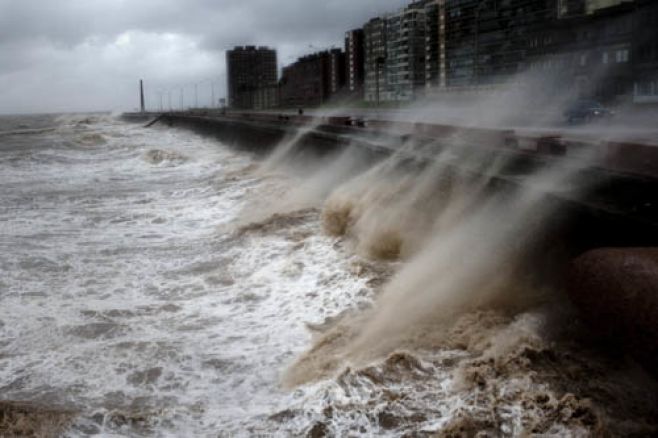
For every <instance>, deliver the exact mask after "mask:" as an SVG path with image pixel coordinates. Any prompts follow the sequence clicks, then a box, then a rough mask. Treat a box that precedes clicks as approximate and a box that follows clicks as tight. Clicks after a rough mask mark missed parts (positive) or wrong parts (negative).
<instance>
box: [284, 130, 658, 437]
mask: <svg viewBox="0 0 658 438" xmlns="http://www.w3.org/2000/svg"><path fill="white" fill-rule="evenodd" d="M456 143H458V142H456ZM444 146H446V145H444ZM414 150H415V148H409V149H407V150H405V151H403V153H401V154H397V155H394V156H393V157H391V159H389V160H388V161H386V162H383V163H380V165H378V166H376V167H375V168H373V169H371V170H370V171H368V172H366V173H364V174H362V175H360V176H358V177H356V178H354V179H353V180H351V181H348V182H347V183H345V184H344V185H343V186H341V187H339V188H338V189H337V190H335V191H334V193H333V194H332V195H330V196H329V198H328V200H327V202H326V203H325V207H324V211H323V216H322V217H323V224H324V227H325V230H327V232H329V233H330V234H331V235H334V236H338V237H341V238H342V239H345V241H346V242H352V244H354V246H355V247H356V249H357V251H359V252H360V253H361V254H363V255H366V256H368V257H375V258H383V259H388V258H397V257H402V258H403V259H404V260H406V262H405V263H404V264H402V265H401V267H400V269H399V270H398V272H397V273H396V274H395V275H394V276H393V278H392V279H391V280H390V281H389V282H388V283H387V284H385V285H384V286H383V288H382V290H381V292H380V294H379V296H378V297H377V300H376V301H375V303H374V305H373V307H372V308H369V309H366V310H365V311H363V312H360V313H357V314H350V315H347V316H345V317H343V318H341V319H340V320H339V321H337V322H335V324H333V325H332V326H331V327H329V328H328V329H327V330H326V332H324V333H323V334H321V335H319V336H317V337H316V340H315V341H314V344H313V346H312V347H311V348H310V349H309V350H308V351H307V352H306V353H305V354H303V355H302V356H300V357H299V358H298V359H297V361H296V362H295V363H294V364H293V365H292V367H291V368H290V369H289V370H288V371H287V373H286V374H285V376H284V384H285V385H288V386H290V387H295V386H298V385H307V384H309V383H310V382H314V381H318V380H320V381H323V380H325V379H330V380H331V381H332V382H333V384H332V389H331V390H328V393H327V394H326V397H327V399H328V400H330V401H328V402H327V403H326V404H325V407H324V408H323V411H322V412H323V414H322V415H320V416H319V419H318V420H317V421H318V423H317V424H322V425H323V426H322V427H327V428H328V429H329V430H332V431H336V430H340V427H343V426H345V424H342V425H341V426H338V425H339V424H341V422H343V421H348V422H352V423H353V424H355V423H358V424H362V425H363V424H369V425H371V426H370V427H367V428H366V430H368V431H370V432H374V433H387V434H392V435H396V434H401V433H409V432H412V431H422V432H426V433H428V434H438V435H439V436H453V435H454V434H457V435H462V434H466V435H472V434H475V433H476V432H479V431H485V432H488V433H492V434H495V435H497V434H503V435H518V434H524V433H548V434H565V433H568V434H589V433H595V434H596V433H613V434H616V433H629V432H630V433H647V432H654V431H656V428H655V426H656V425H655V422H653V420H651V416H652V415H654V413H655V412H656V406H657V405H656V403H655V402H656V397H655V395H652V392H651V391H652V390H647V389H646V388H647V387H646V386H645V385H646V384H647V383H646V382H648V381H650V380H649V379H648V378H647V377H646V376H643V375H642V373H639V374H634V373H633V371H631V370H632V366H629V365H628V364H626V363H625V362H624V359H623V358H621V357H617V358H614V359H610V358H608V357H607V356H605V355H599V353H596V352H595V350H589V347H587V345H588V344H589V341H588V339H587V336H586V335H585V336H583V335H582V333H586V330H585V329H583V328H582V327H580V326H578V325H577V324H571V325H570V324H565V321H567V320H568V318H569V317H571V318H573V315H572V313H571V310H570V308H569V306H568V305H567V304H566V303H565V302H563V300H562V297H561V293H560V291H559V288H558V287H557V286H556V285H555V284H554V283H553V282H551V281H548V282H547V281H546V280H547V277H546V276H547V275H548V274H550V269H549V266H550V263H549V256H551V255H552V254H550V250H551V248H550V245H549V246H546V243H545V242H546V239H547V237H548V236H550V233H551V232H554V231H555V230H556V227H555V223H553V222H556V220H557V219H556V218H557V217H559V215H558V214H559V213H560V212H559V210H556V203H554V202H552V201H551V199H550V196H547V194H550V193H555V192H561V193H568V194H569V196H578V194H579V193H580V192H581V191H582V190H585V189H586V187H584V186H583V185H582V184H581V181H579V170H580V169H582V168H583V166H584V165H586V164H587V162H588V161H589V159H590V158H591V157H592V156H593V151H584V152H583V154H582V155H581V156H579V157H576V158H574V159H572V160H569V161H555V162H554V163H552V164H551V163H549V165H548V166H546V167H544V168H542V169H541V170H539V171H536V172H535V173H533V174H530V175H529V176H527V178H526V179H525V181H523V184H521V185H517V184H515V181H514V180H513V179H512V178H509V174H508V172H509V171H510V168H511V166H513V165H514V163H512V162H510V161H509V160H510V159H509V158H508V157H506V156H505V155H504V154H502V153H500V154H498V153H496V152H494V153H493V154H492V153H472V152H469V151H468V150H460V149H459V148H456V147H455V148H453V147H451V146H450V144H448V145H447V147H444V149H443V152H442V153H441V154H440V155H439V156H438V158H437V159H436V161H435V162H433V163H432V164H428V165H418V164H417V163H416V160H417V159H418V154H416V153H415V152H414ZM517 181H518V179H517ZM542 262H545V266H544V267H542ZM538 266H539V267H540V269H536V268H537V267H538ZM543 268H545V269H543ZM549 280H551V279H550V278H549ZM553 280H555V279H553ZM555 283H557V282H555ZM560 315H566V318H559V322H556V319H557V318H558V317H559V316H560ZM573 339H578V340H579V341H582V344H581V343H579V342H573ZM400 363H402V364H404V367H403V371H401V370H400V368H395V367H394V366H393V365H394V364H397V365H399V364H400ZM420 364H422V365H420ZM594 369H595V370H596V371H594V372H595V373H596V375H597V378H595V379H594V380H597V382H596V383H592V384H591V385H583V384H582V380H581V379H584V378H585V376H588V375H591V374H590V373H591V372H593V370H594ZM556 370H564V371H565V374H564V375H560V376H556V375H555V372H556ZM567 370H568V371H567ZM619 370H626V371H625V372H628V374H626V375H624V376H623V377H621V376H620V375H619V372H620V371H619ZM400 374H403V375H404V378H400V377H399V375H400ZM629 375H632V376H633V377H628V376H629ZM590 378H591V377H590ZM346 382H349V383H347V384H346ZM597 385H601V386H604V387H605V388H606V390H605V391H599V390H598V389H597ZM652 385H653V384H649V387H651V388H654V389H655V385H654V386H652ZM645 397H649V399H650V400H651V401H652V402H651V403H650V404H649V405H647V406H645V407H643V408H641V409H638V403H641V400H642V399H643V398H645ZM620 399H624V402H623V403H622V402H620V401H619V400H620ZM631 400H632V402H631ZM626 403H628V405H627V404H626ZM354 405H357V406H358V407H357V408H355V406H354ZM630 405H632V406H633V408H630V407H629V406H630ZM427 406H433V407H434V409H435V410H434V411H432V410H431V409H429V410H428V409H427ZM337 411H339V412H340V414H337V413H336V412H337ZM354 411H357V412H358V413H354ZM620 413H621V414H620ZM624 415H630V416H631V417H633V418H634V419H633V420H632V421H629V422H622V421H621V419H622V418H626V417H624ZM348 418H350V420H348ZM359 418H360V419H359ZM359 422H361V423H359ZM317 427H319V426H317ZM334 427H338V429H333V428H334ZM361 427H365V426H361ZM352 430H353V431H358V430H360V429H358V428H357V429H352Z"/></svg>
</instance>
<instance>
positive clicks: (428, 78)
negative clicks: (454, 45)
mask: <svg viewBox="0 0 658 438" xmlns="http://www.w3.org/2000/svg"><path fill="white" fill-rule="evenodd" d="M445 62H446V54H445V0H432V1H428V2H427V3H426V4H425V87H426V89H427V93H429V94H431V93H432V92H433V91H437V90H440V89H442V88H444V87H445Z"/></svg>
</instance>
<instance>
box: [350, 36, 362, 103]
mask: <svg viewBox="0 0 658 438" xmlns="http://www.w3.org/2000/svg"><path fill="white" fill-rule="evenodd" d="M363 40H364V37H363V29H354V30H351V31H349V32H346V33H345V82H346V84H345V85H346V90H345V91H346V95H347V97H348V98H350V99H362V98H363V82H364V62H365V59H364V41H363Z"/></svg>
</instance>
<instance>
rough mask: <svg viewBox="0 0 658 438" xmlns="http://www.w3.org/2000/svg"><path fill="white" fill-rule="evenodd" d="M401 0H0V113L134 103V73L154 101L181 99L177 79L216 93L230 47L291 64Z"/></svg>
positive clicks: (221, 87) (400, 3)
mask: <svg viewBox="0 0 658 438" xmlns="http://www.w3.org/2000/svg"><path fill="white" fill-rule="evenodd" d="M406 3H407V1H405V0H359V1H358V2H353V1H350V0H325V1H317V0H315V1H308V0H278V1H274V0H215V1H211V0H138V1H135V0H130V1H129V0H94V1H89V0H58V1H50V0H0V60H1V62H0V113H26V112H58V111H92V110H126V109H131V108H133V107H134V106H135V105H136V99H135V86H136V85H135V84H136V82H137V79H139V78H144V79H145V80H146V81H147V93H148V97H149V99H150V102H151V103H152V104H153V105H154V103H153V102H154V100H155V99H156V96H157V94H156V92H158V91H160V92H166V91H167V90H176V91H175V93H176V94H175V98H176V101H178V96H179V92H180V87H184V89H185V90H186V91H185V93H187V95H186V98H187V99H189V95H190V91H189V87H191V86H192V84H193V83H195V82H196V83H199V87H201V89H202V90H205V88H203V87H206V88H208V87H209V86H210V83H211V81H214V82H215V83H216V84H218V85H217V86H218V87H219V90H220V94H222V93H223V90H224V88H225V83H224V82H225V76H224V70H225V66H224V54H223V52H224V50H226V49H227V48H231V47H232V46H234V45H240V44H266V45H269V46H272V47H275V48H277V49H278V50H279V60H280V63H281V64H287V63H289V62H292V61H293V60H294V59H295V58H296V57H297V56H300V55H302V54H304V53H307V52H310V51H313V50H317V49H318V48H325V47H330V46H334V45H335V46H341V45H342V38H343V34H344V31H346V30H348V29H351V28H354V27H358V26H361V25H362V24H363V23H364V22H365V21H366V20H367V19H369V18H370V17H372V16H375V15H378V14H381V13H384V12H388V11H391V10H395V9H396V8H398V7H401V6H403V5H404V4H406ZM201 94H202V96H201V98H200V103H204V99H207V96H206V95H208V96H209V93H208V92H205V91H201ZM158 104H159V102H158Z"/></svg>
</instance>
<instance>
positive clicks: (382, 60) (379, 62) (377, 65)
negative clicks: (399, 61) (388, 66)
mask: <svg viewBox="0 0 658 438" xmlns="http://www.w3.org/2000/svg"><path fill="white" fill-rule="evenodd" d="M385 62H386V58H385V57H384V56H378V57H377V58H376V59H375V84H376V87H377V106H378V107H379V103H380V96H379V70H380V69H381V68H382V66H383V65H384V63H385Z"/></svg>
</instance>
